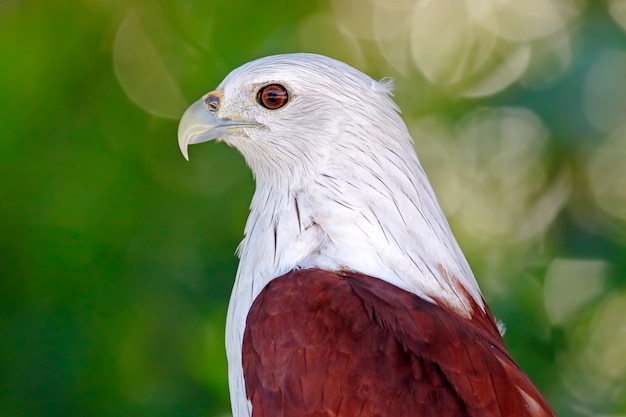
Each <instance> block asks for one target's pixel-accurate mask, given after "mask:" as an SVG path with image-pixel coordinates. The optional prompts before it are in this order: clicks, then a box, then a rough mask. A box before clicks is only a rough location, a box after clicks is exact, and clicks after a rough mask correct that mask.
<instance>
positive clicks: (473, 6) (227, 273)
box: [0, 0, 626, 417]
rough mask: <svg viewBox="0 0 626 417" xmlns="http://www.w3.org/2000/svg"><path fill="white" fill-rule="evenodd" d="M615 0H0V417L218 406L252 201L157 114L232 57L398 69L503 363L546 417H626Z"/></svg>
mask: <svg viewBox="0 0 626 417" xmlns="http://www.w3.org/2000/svg"><path fill="white" fill-rule="evenodd" d="M625 27H626V2H625V1H623V0H612V1H603V2H584V1H582V0H533V1H530V0H528V1H524V2H519V1H517V2H516V1H495V0H471V1H470V0H441V1H438V2H429V1H424V0H388V1H377V0H367V1H362V2H361V1H360V0H359V1H357V0H327V1H324V2H288V1H286V0H278V1H273V2H269V3H268V2H253V1H250V0H246V1H239V2H216V1H205V0H184V1H176V2H166V1H159V2H148V1H141V0H135V1H130V2H121V1H114V0H108V1H107V0H65V1H43V0H39V1H35V0H32V1H26V0H23V1H22V0H8V1H4V2H2V3H0V50H1V51H2V53H1V54H0V96H1V97H2V100H1V101H0V117H1V119H2V123H1V124H0V131H1V133H2V134H1V140H0V178H1V179H2V186H1V188H0V192H1V197H2V199H1V200H0V297H1V298H0V416H11V417H13V416H44V415H45V416H57V415H58V416H64V417H67V416H84V415H89V416H93V417H97V416H130V415H132V416H206V415H228V413H229V408H230V407H229V399H228V385H227V375H226V361H225V352H224V348H223V339H224V330H223V329H224V320H225V315H226V306H227V302H228V297H229V292H230V287H231V285H232V281H233V278H234V275H235V271H236V264H237V260H236V258H235V257H234V255H233V253H234V250H235V248H236V246H237V244H238V242H239V241H240V239H241V236H242V230H243V225H244V222H245V218H246V215H247V207H248V202H249V200H250V197H251V195H252V192H253V188H254V184H253V181H252V177H251V175H250V173H249V171H248V169H247V168H246V167H245V164H244V162H243V160H242V158H241V157H240V156H239V155H238V154H237V152H236V151H234V150H233V149H229V148H227V147H226V146H224V145H205V146H202V147H197V148H193V149H192V159H191V162H190V163H187V162H185V161H184V159H183V158H182V156H181V155H180V154H179V151H178V148H177V141H176V128H177V120H176V118H177V117H179V116H180V114H181V113H182V111H183V110H184V107H185V106H186V104H188V103H190V102H191V101H192V100H195V99H196V98H197V97H199V96H200V95H201V94H203V93H204V92H206V91H209V90H211V89H213V88H214V87H215V86H216V85H217V84H218V83H219V81H221V79H222V78H223V77H224V76H225V75H226V74H227V73H228V72H229V71H230V70H231V69H233V68H235V67H237V66H239V65H240V64H242V63H244V62H246V61H249V60H251V59H254V58H257V57H260V56H264V55H268V54H273V53H284V52H295V51H309V52H317V53H324V54H326V55H330V56H333V57H335V58H338V59H341V60H344V61H346V62H348V63H350V64H352V65H354V66H356V67H358V68H359V69H361V70H363V71H365V72H367V73H369V74H370V75H372V76H374V77H383V76H387V75H390V76H394V77H395V78H396V84H397V90H396V94H395V97H396V100H397V101H398V103H399V104H400V106H401V107H402V109H403V116H404V118H405V120H406V121H407V124H408V125H409V127H410V129H411V130H412V132H413V133H414V136H415V140H416V148H417V150H418V152H419V154H420V157H421V159H422V162H423V164H424V166H425V169H426V171H427V172H428V173H429V175H430V177H431V179H432V182H433V185H434V186H435V189H436V191H437V193H438V195H439V197H440V200H441V203H442V205H443V207H444V209H445V211H446V212H447V213H448V215H449V217H450V221H451V224H452V226H453V229H454V230H455V232H456V234H457V236H458V238H459V241H460V243H461V246H462V247H463V248H464V250H465V251H466V254H467V256H468V258H469V260H470V263H471V264H472V266H473V268H474V271H475V273H476V276H477V278H478V280H479V281H480V284H481V286H482V288H483V292H484V294H485V297H486V298H487V300H488V301H489V303H490V305H491V307H492V310H493V311H494V313H495V314H496V316H497V317H498V318H499V319H500V320H502V321H503V322H505V323H506V325H507V328H508V330H507V333H506V335H505V340H506V342H507V345H508V346H509V348H510V350H511V353H512V355H513V357H514V358H515V359H516V360H517V361H518V362H519V364H520V365H521V366H522V368H524V369H525V370H526V371H527V372H528V374H529V375H530V377H531V378H532V379H533V381H535V382H536V384H537V385H538V386H539V387H540V389H541V390H542V391H543V392H544V393H545V395H546V397H547V398H548V399H549V401H550V403H551V404H553V406H554V407H555V409H556V410H557V411H558V413H559V414H560V415H568V416H587V415H600V414H601V415H605V416H609V415H624V414H625V413H626V117H625V114H626V113H625V112H626V110H625V109H626V107H625V106H626V87H625V86H626V34H625V33H624V29H625Z"/></svg>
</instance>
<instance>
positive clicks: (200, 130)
mask: <svg viewBox="0 0 626 417" xmlns="http://www.w3.org/2000/svg"><path fill="white" fill-rule="evenodd" d="M222 100H223V93H222V91H219V90H218V91H213V92H210V93H207V94H205V95H204V96H203V97H202V98H201V99H200V100H198V101H196V102H195V103H193V104H192V105H191V106H189V108H188V109H187V110H186V111H185V113H184V114H183V117H182V118H181V119H180V123H179V125H178V146H179V147H180V151H181V152H182V154H183V156H184V157H185V159H186V160H189V153H188V150H187V147H188V146H189V145H193V144H196V143H202V142H207V141H209V140H212V139H217V138H219V137H221V136H225V135H227V134H229V133H231V131H232V129H233V128H236V127H257V126H259V124H258V123H255V122H251V121H248V120H241V119H236V118H231V117H219V116H218V113H219V108H220V105H221V101H222Z"/></svg>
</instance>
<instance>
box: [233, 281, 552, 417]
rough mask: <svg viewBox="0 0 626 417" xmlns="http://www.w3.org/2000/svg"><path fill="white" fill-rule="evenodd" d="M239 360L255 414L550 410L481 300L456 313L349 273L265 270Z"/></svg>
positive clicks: (520, 414)
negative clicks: (469, 311) (470, 312)
mask: <svg viewBox="0 0 626 417" xmlns="http://www.w3.org/2000/svg"><path fill="white" fill-rule="evenodd" d="M243 369H244V378H245V383H246V393H247V396H248V398H249V399H250V401H251V402H252V415H253V417H302V416H308V417H314V416H315V417H331V416H338V417H356V416H361V417H370V416H372V417H373V416H380V417H387V416H394V417H401V416H413V417H429V416H433V417H434V416H437V417H448V416H455V417H459V416H473V417H477V416H506V417H513V416H515V417H524V416H553V415H554V414H553V413H552V411H550V409H549V407H548V405H547V404H546V402H545V401H544V400H543V398H542V397H541V395H540V394H539V393H538V391H537V390H536V388H535V387H534V386H533V385H532V383H531V382H530V381H529V380H528V379H527V377H526V376H525V375H524V374H523V372H522V371H521V370H520V369H519V368H518V367H517V365H515V363H514V362H513V360H512V359H511V358H510V356H509V354H508V353H507V351H506V348H505V347H504V343H503V341H502V338H501V337H500V334H499V332H498V329H497V327H496V325H495V322H494V321H493V318H492V317H491V313H489V311H488V310H487V312H486V313H483V312H482V310H481V309H480V308H479V307H478V306H475V308H474V316H473V318H472V319H465V318H463V317H460V316H459V315H457V314H454V313H452V312H450V311H449V310H447V309H446V308H445V307H443V306H439V305H437V304H434V303H431V302H428V301H425V300H423V299H421V298H419V297H417V296H416V295H414V294H411V293H409V292H406V291H403V290H401V289H399V288H397V287H395V286H393V285H391V284H389V283H387V282H385V281H382V280H379V279H376V278H372V277H368V276H365V275H360V274H355V273H340V274H336V273H332V272H327V271H322V270H318V269H305V270H298V271H292V272H290V273H288V274H286V275H283V276H282V277H279V278H276V279H274V280H273V281H271V282H270V283H269V284H268V285H267V286H266V287H265V288H264V289H263V291H262V292H261V293H260V294H259V296H258V297H257V298H256V300H255V301H254V303H253V305H252V308H251V310H250V312H249V314H248V319H247V326H246V330H245V334H244V340H243ZM520 389H521V390H523V391H524V393H525V395H524V394H522V393H521V391H520ZM525 397H526V398H525ZM529 399H530V400H529Z"/></svg>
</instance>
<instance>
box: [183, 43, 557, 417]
mask: <svg viewBox="0 0 626 417" xmlns="http://www.w3.org/2000/svg"><path fill="white" fill-rule="evenodd" d="M393 88H394V85H393V80H392V79H390V78H384V79H382V80H379V81H377V80H374V79H372V78H371V77H369V76H368V75H366V74H364V73H363V72H361V71H359V70H357V69H355V68H353V67H351V66H349V65H348V64H345V63H343V62H341V61H338V60H335V59H332V58H329V57H326V56H322V55H317V54H309V53H294V54H282V55H273V56H267V57H262V58H259V59H256V60H254V61H250V62H248V63H245V64H244V65H242V66H240V67H239V68H236V69H234V70H233V71H232V72H230V74H228V75H227V76H226V78H225V79H224V80H223V81H222V82H221V83H220V84H219V85H218V87H217V89H216V90H214V91H212V92H209V93H207V94H205V95H204V96H202V97H201V98H200V99H198V100H197V101H196V102H194V103H193V104H192V105H191V106H190V107H189V108H188V109H187V110H186V111H185V112H184V114H183V116H182V118H181V120H180V123H179V127H178V144H179V147H180V150H181V152H182V153H183V156H184V157H185V158H186V159H188V158H189V155H188V147H189V145H192V144H198V143H203V142H207V141H209V140H218V141H223V142H225V143H226V144H227V145H229V146H232V147H234V148H236V149H237V150H238V151H239V152H240V153H241V154H242V155H243V157H244V159H245V161H246V163H247V165H248V166H249V167H250V169H251V171H252V173H253V176H254V180H255V183H256V189H255V192H254V195H253V197H252V201H251V204H250V214H249V217H248V219H247V222H246V225H245V229H244V237H243V240H242V242H241V244H240V245H239V247H238V248H237V254H238V256H239V258H240V263H239V267H238V269H237V274H236V277H235V282H234V285H233V290H232V294H231V298H230V303H229V307H228V313H227V320H226V352H227V359H228V378H229V389H230V395H231V406H232V412H233V416H234V417H250V416H251V417H270V416H271V417H303V416H307V417H357V416H361V417H374V416H380V417H385V416H393V417H401V416H412V417H430V416H438V417H448V416H455V417H458V416H472V417H478V416H481V417H482V416H506V417H511V416H516V417H525V416H535V417H543V416H554V415H555V414H554V412H553V411H552V410H551V408H550V406H549V405H548V403H547V402H546V400H545V399H544V397H543V396H542V395H541V394H540V392H539V391H538V389H537V388H536V387H535V386H534V385H533V383H532V382H531V381H530V379H529V378H528V377H527V376H526V375H525V374H524V372H523V371H522V370H521V369H520V367H519V366H518V365H517V364H516V363H515V362H514V360H513V359H512V358H511V356H510V354H509V353H508V351H507V349H506V347H505V344H504V341H503V338H502V335H501V334H500V331H499V327H498V324H497V322H496V320H495V319H494V317H493V315H492V313H491V311H490V310H489V307H488V306H487V304H486V302H485V300H484V298H483V296H482V293H481V291H480V289H479V287H478V284H477V281H476V279H475V277H474V275H473V272H472V270H471V269H470V266H469V264H468V262H467V260H466V258H465V256H464V254H463V252H462V251H461V249H460V247H459V245H458V243H457V241H456V239H455V237H454V235H453V233H452V231H451V229H450V226H449V224H448V221H447V219H446V217H445V215H444V214H443V211H442V209H441V208H440V205H439V203H438V201H437V198H436V196H435V193H434V191H433V189H432V187H431V185H430V183H429V181H428V178H427V176H426V174H425V172H424V170H423V168H422V166H421V164H420V162H419V159H418V156H417V154H416V151H415V149H414V145H413V139H412V137H411V135H410V133H409V131H408V129H407V126H406V124H405V123H404V121H403V119H402V117H401V115H400V109H399V108H398V106H397V105H396V104H395V102H394V101H393V93H392V92H393Z"/></svg>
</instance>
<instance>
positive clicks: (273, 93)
mask: <svg viewBox="0 0 626 417" xmlns="http://www.w3.org/2000/svg"><path fill="white" fill-rule="evenodd" d="M279 94H280V92H279V91H277V90H270V91H268V93H267V100H268V101H270V102H271V103H275V102H277V101H278V100H279V97H278V95H279Z"/></svg>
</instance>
